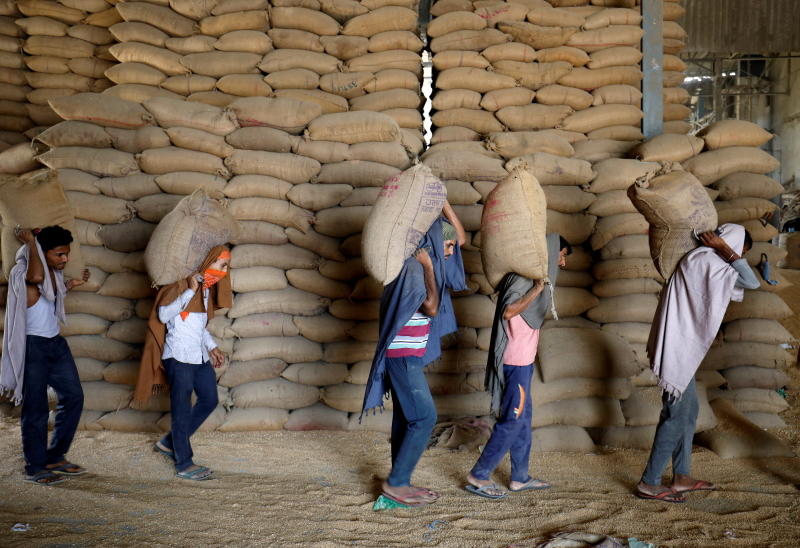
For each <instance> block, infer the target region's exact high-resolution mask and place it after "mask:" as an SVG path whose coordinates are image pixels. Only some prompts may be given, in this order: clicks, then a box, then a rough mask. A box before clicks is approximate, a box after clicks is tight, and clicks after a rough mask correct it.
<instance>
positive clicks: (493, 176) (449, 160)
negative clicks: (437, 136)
mask: <svg viewBox="0 0 800 548" xmlns="http://www.w3.org/2000/svg"><path fill="white" fill-rule="evenodd" d="M424 163H425V165H426V166H428V167H429V168H430V169H431V171H432V172H433V174H434V175H436V176H437V177H440V178H442V179H455V180H457V181H467V182H472V181H500V180H503V179H504V178H505V177H507V176H508V172H507V171H506V169H505V168H504V167H503V162H502V161H501V160H497V159H494V158H489V157H487V156H485V155H482V154H474V153H469V152H459V151H458V150H447V151H443V152H438V153H435V154H432V155H430V156H426V157H425V160H424Z"/></svg>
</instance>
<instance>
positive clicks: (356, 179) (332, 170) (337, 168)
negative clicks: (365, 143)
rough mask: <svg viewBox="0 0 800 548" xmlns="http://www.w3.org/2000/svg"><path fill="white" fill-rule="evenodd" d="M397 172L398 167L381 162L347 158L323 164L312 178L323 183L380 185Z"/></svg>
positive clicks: (361, 185) (356, 185)
mask: <svg viewBox="0 0 800 548" xmlns="http://www.w3.org/2000/svg"><path fill="white" fill-rule="evenodd" d="M399 174H400V170H399V169H398V168H396V167H392V166H390V165H386V164H384V163H381V162H368V161H362V160H347V161H344V162H335V163H330V164H325V165H323V166H322V168H321V169H320V171H319V174H318V175H317V176H316V177H314V178H313V179H312V180H313V181H314V182H315V183H324V184H334V185H341V184H350V185H353V186H354V187H381V186H383V183H384V181H386V180H388V179H389V178H391V177H395V176H397V175H399Z"/></svg>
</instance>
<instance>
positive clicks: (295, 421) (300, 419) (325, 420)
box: [284, 403, 349, 431]
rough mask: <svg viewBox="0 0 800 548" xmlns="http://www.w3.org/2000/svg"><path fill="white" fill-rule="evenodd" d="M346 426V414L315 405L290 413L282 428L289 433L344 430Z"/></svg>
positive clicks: (323, 405) (320, 404)
mask: <svg viewBox="0 0 800 548" xmlns="http://www.w3.org/2000/svg"><path fill="white" fill-rule="evenodd" d="M348 424H349V423H348V418H347V413H345V412H343V411H338V410H336V409H331V408H330V407H328V406H327V405H325V404H322V403H317V404H314V405H312V406H310V407H304V408H303V409H295V410H294V411H292V412H291V414H290V415H289V420H288V421H286V424H285V425H284V428H285V429H286V430H291V431H306V430H346V429H347V427H348Z"/></svg>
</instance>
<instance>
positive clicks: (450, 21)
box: [427, 11, 486, 38]
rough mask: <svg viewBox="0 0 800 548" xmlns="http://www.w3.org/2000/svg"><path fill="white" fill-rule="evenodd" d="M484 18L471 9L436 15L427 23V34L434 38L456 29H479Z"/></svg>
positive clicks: (483, 25)
mask: <svg viewBox="0 0 800 548" xmlns="http://www.w3.org/2000/svg"><path fill="white" fill-rule="evenodd" d="M483 28H486V20H485V19H483V18H482V17H480V16H479V15H477V14H475V13H472V12H471V11H453V12H450V13H446V14H444V15H442V16H441V17H436V18H435V19H433V20H431V22H430V23H429V24H428V31H427V32H428V36H430V37H431V38H436V37H437V36H444V35H445V34H448V33H450V32H456V31H458V30H481V29H483Z"/></svg>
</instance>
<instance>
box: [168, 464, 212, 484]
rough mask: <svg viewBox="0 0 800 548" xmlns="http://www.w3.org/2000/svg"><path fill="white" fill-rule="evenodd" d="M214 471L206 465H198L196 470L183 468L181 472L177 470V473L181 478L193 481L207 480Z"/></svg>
mask: <svg viewBox="0 0 800 548" xmlns="http://www.w3.org/2000/svg"><path fill="white" fill-rule="evenodd" d="M213 474H214V472H213V471H212V470H211V469H209V468H206V467H205V466H198V467H197V468H195V469H194V470H188V469H187V470H183V471H181V472H176V473H175V475H176V476H178V477H179V478H181V479H187V480H193V481H205V480H208V479H211V476H212V475H213Z"/></svg>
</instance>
